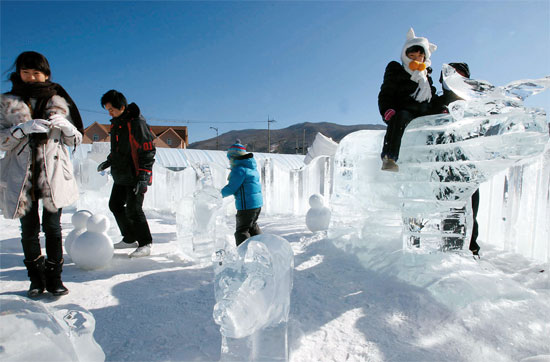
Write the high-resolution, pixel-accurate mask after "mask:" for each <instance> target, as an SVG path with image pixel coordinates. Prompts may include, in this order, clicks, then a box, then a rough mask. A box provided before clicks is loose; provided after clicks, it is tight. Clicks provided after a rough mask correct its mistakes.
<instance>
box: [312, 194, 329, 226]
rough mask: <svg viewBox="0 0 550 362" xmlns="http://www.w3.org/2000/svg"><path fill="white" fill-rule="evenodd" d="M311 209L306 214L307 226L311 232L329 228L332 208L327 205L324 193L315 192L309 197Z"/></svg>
mask: <svg viewBox="0 0 550 362" xmlns="http://www.w3.org/2000/svg"><path fill="white" fill-rule="evenodd" d="M309 206H311V209H309V210H308V212H307V214H306V226H307V228H308V229H309V231H311V232H313V233H314V232H317V231H323V230H327V229H328V226H329V224H330V209H329V208H328V207H326V206H325V203H324V199H323V196H322V195H319V194H313V195H311V196H310V197H309Z"/></svg>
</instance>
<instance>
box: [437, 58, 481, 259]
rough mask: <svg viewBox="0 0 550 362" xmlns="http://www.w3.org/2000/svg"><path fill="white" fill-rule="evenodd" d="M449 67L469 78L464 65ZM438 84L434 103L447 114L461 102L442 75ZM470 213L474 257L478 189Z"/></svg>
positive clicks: (467, 68) (474, 194)
mask: <svg viewBox="0 0 550 362" xmlns="http://www.w3.org/2000/svg"><path fill="white" fill-rule="evenodd" d="M449 65H450V66H451V67H453V68H454V70H456V72H457V73H458V74H460V75H461V76H463V77H464V78H470V67H469V66H468V64H466V63H449ZM439 82H440V83H441V86H442V88H443V94H442V95H441V96H439V97H438V99H437V101H436V103H437V107H439V110H440V112H441V113H448V110H447V106H448V105H449V104H451V103H452V102H454V101H458V100H462V98H460V97H459V96H458V95H456V93H454V92H453V91H452V90H451V89H449V87H448V86H447V85H446V84H445V81H444V79H443V73H442V74H441V75H440V77H439ZM471 200H472V201H471V202H472V213H473V226H472V237H471V238H470V246H469V249H470V251H471V252H472V254H473V255H474V256H479V249H480V247H479V245H478V243H477V236H478V224H477V211H478V209H479V188H478V189H477V190H476V191H475V192H474V193H473V194H472V199H471Z"/></svg>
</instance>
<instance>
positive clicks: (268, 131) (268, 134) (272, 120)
mask: <svg viewBox="0 0 550 362" xmlns="http://www.w3.org/2000/svg"><path fill="white" fill-rule="evenodd" d="M271 122H275V120H274V119H269V116H267V153H271V134H270V130H269V124H270V123H271Z"/></svg>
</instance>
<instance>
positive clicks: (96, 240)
mask: <svg viewBox="0 0 550 362" xmlns="http://www.w3.org/2000/svg"><path fill="white" fill-rule="evenodd" d="M86 227H87V231H85V232H83V233H82V234H81V235H80V236H79V237H77V238H76V239H75V241H74V242H73V244H72V246H71V258H72V259H73V261H74V263H75V264H76V266H78V267H79V268H82V269H88V270H90V269H99V268H103V267H104V266H106V265H107V264H108V263H109V262H110V261H111V259H112V258H113V254H114V247H113V241H112V240H111V238H110V237H109V236H108V235H107V234H106V232H107V230H108V229H109V219H108V218H107V217H106V216H105V215H101V214H95V215H92V216H90V217H89V218H88V220H87V221H86Z"/></svg>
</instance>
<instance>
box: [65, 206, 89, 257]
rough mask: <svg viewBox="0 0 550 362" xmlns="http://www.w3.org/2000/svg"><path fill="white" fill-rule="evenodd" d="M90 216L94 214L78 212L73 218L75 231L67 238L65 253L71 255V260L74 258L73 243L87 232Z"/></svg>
mask: <svg viewBox="0 0 550 362" xmlns="http://www.w3.org/2000/svg"><path fill="white" fill-rule="evenodd" d="M90 216H92V213H91V212H90V211H88V210H78V211H77V212H75V213H74V214H73V216H72V217H71V221H72V223H73V225H74V229H73V230H72V231H71V232H70V233H69V235H67V237H66V238H65V252H66V253H67V254H69V256H70V257H71V259H72V258H73V257H72V256H71V247H72V245H73V242H74V241H75V239H76V238H77V237H79V236H80V234H82V233H83V232H85V231H86V221H88V218H89V217H90Z"/></svg>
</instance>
